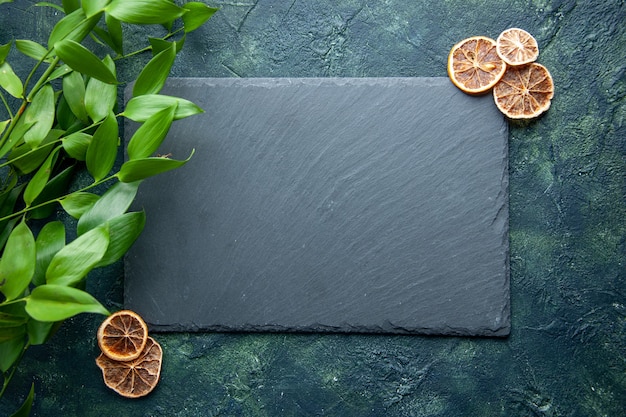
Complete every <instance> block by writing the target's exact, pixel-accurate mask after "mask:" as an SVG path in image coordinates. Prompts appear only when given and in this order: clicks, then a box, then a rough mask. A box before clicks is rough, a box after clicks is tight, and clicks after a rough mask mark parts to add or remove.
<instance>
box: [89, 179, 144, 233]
mask: <svg viewBox="0 0 626 417" xmlns="http://www.w3.org/2000/svg"><path fill="white" fill-rule="evenodd" d="M138 188H139V182H133V183H123V182H118V183H116V184H114V185H113V186H112V187H111V188H109V190H108V191H107V192H106V193H104V194H103V195H102V197H100V199H99V200H98V201H96V202H95V204H94V205H93V206H92V207H91V208H90V209H89V210H88V211H87V212H85V213H84V214H83V215H82V216H81V217H80V220H79V221H78V225H77V232H78V234H79V235H81V234H83V233H85V232H87V231H89V230H91V229H93V228H94V227H97V226H100V225H102V224H104V223H106V222H107V221H109V220H110V219H112V218H114V217H117V216H119V215H121V214H123V213H125V212H126V210H128V208H129V207H130V205H131V203H132V202H133V200H134V199H135V196H136V195H137V189H138Z"/></svg>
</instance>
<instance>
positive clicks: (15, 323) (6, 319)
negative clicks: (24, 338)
mask: <svg viewBox="0 0 626 417" xmlns="http://www.w3.org/2000/svg"><path fill="white" fill-rule="evenodd" d="M27 321H28V317H24V316H23V315H16V314H11V313H9V312H2V311H0V328H5V327H12V328H14V327H19V326H21V325H23V324H26V322H27ZM7 334H8V333H2V334H1V335H0V342H3V341H5V340H8V338H7V336H6V335H7Z"/></svg>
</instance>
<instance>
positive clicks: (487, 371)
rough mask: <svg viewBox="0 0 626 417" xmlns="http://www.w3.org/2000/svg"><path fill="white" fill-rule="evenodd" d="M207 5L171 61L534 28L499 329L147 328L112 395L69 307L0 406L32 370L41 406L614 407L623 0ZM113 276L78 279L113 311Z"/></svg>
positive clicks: (423, 55) (624, 147) (414, 46)
mask: <svg viewBox="0 0 626 417" xmlns="http://www.w3.org/2000/svg"><path fill="white" fill-rule="evenodd" d="M213 4H215V5H220V4H221V6H222V10H221V11H220V12H219V13H218V14H217V15H216V16H214V18H213V19H212V21H211V22H210V25H209V26H207V27H206V28H205V29H202V31H200V32H198V33H195V34H192V35H191V36H189V37H188V39H187V43H186V45H185V48H187V49H186V50H184V51H183V52H182V54H183V55H182V56H181V61H180V62H179V64H178V65H177V66H176V68H175V69H174V71H173V75H175V76H185V77H235V76H241V77H276V76H288V77H310V76H320V77H328V76H341V77H347V76H371V77H391V76H411V77H412V76H428V77H431V76H442V77H443V76H445V75H446V72H445V60H446V56H447V53H448V51H449V49H450V47H451V46H452V45H453V44H454V43H455V42H457V41H458V40H460V39H463V38H465V37H468V36H472V35H477V34H484V35H488V36H491V37H496V36H497V35H498V33H500V31H501V30H503V29H505V28H507V27H511V26H518V27H522V28H524V29H526V30H528V31H530V32H531V33H533V34H534V35H535V36H536V38H537V40H538V42H539V47H540V55H539V60H540V62H541V63H542V64H544V65H546V66H547V67H548V68H549V69H550V71H551V72H552V75H553V77H554V80H555V83H556V95H555V98H554V101H553V103H552V107H551V108H550V110H549V111H548V113H547V114H546V115H545V116H544V117H542V118H540V119H539V120H535V121H533V122H530V123H524V124H511V125H510V133H509V152H510V191H511V195H510V216H511V217H510V243H511V296H512V300H511V302H512V329H511V335H510V336H509V338H507V339H503V340H492V339H467V338H456V337H453V338H437V337H419V336H418V337H414V336H409V337H407V336H392V337H391V336H360V335H351V336H346V335H287V334H278V335H248V334H194V333H189V334H159V335H158V339H159V342H160V343H161V344H162V345H163V349H164V351H165V360H164V368H163V373H162V380H161V383H160V385H159V387H158V388H157V389H156V390H155V391H154V392H153V393H152V394H151V396H150V397H148V398H146V399H144V400H139V401H127V400H124V399H122V398H118V397H116V396H115V394H114V393H113V392H111V391H109V390H108V389H107V388H105V387H104V385H103V383H102V381H101V378H100V375H99V371H98V369H97V367H96V365H95V363H94V359H95V357H96V356H97V350H98V348H97V346H96V344H95V331H96V329H97V326H98V324H99V322H100V320H101V318H100V317H93V316H84V317H80V318H77V319H75V320H72V321H71V322H68V323H67V324H66V325H64V326H63V327H62V328H61V329H60V331H59V332H58V333H57V334H56V335H55V336H54V338H53V339H52V341H51V343H50V344H48V345H46V346H43V347H38V348H36V349H34V348H33V349H31V352H29V356H28V358H26V360H25V361H24V367H23V368H22V370H21V373H20V374H18V375H17V376H16V378H15V381H14V382H15V384H14V385H13V387H12V388H11V390H10V391H9V393H8V394H7V396H6V398H5V399H3V402H2V404H0V410H1V412H0V413H2V414H7V411H6V410H11V411H12V410H13V409H14V408H15V404H17V403H18V402H20V401H21V400H22V398H23V397H24V396H25V395H26V393H27V392H28V389H29V387H30V383H31V381H33V379H34V381H35V384H36V387H37V399H36V404H35V410H34V413H33V414H34V415H39V416H58V415H64V416H102V415H126V416H198V415H200V416H202V415H204V416H229V415H249V416H275V415H285V416H299V415H305V416H306V415H309V416H313V415H335V416H381V415H385V416H426V415H428V416H451V415H452V416H462V415H464V416H470V415H480V416H581V417H587V416H603V415H607V416H619V415H622V414H623V410H624V409H625V408H626V396H624V392H625V391H626V379H625V378H624V369H625V367H626V355H625V354H624V351H625V347H626V300H625V294H624V288H626V275H625V272H624V271H625V267H624V265H625V262H626V255H625V253H626V240H625V236H626V201H625V197H624V195H625V192H626V184H625V181H626V180H625V178H626V163H625V161H624V155H625V154H626V124H625V118H626V99H625V98H624V96H625V94H626V75H625V74H626V64H625V62H624V56H626V27H625V26H624V24H623V22H624V21H626V3H624V2H622V1H618V0H613V1H606V2H591V1H578V2H576V1H573V0H556V1H544V0H512V1H480V0H469V1H464V2H460V1H437V2H422V1H420V2H408V1H405V0H390V1H377V2H374V1H368V0H354V1H330V0H320V1H315V2H312V1H298V0H296V1H289V0H288V1H268V0H265V1H263V0H261V1H258V2H253V1H247V0H242V1H222V2H215V3H213ZM2 7H4V8H3V9H2V11H3V13H2V14H0V28H1V29H0V43H5V42H7V40H8V39H10V38H12V37H18V38H19V37H21V36H22V35H21V33H23V32H22V30H27V31H29V32H30V31H32V32H31V33H32V34H33V36H34V37H35V39H39V40H43V39H45V35H44V34H45V33H47V30H48V29H49V27H50V20H51V19H54V18H55V17H54V16H53V13H52V12H50V11H46V12H40V11H38V9H28V8H27V7H25V6H24V2H22V1H19V2H18V3H16V4H14V5H9V6H8V7H9V10H11V12H10V13H8V14H5V13H4V11H5V10H7V9H6V8H7V5H3V6H2ZM57 18H58V17H57ZM42 38H43V39H42ZM137 39H138V38H137ZM128 48H129V49H132V47H131V45H129V46H128ZM25 68H26V67H25V66H24V67H22V68H21V69H20V71H22V73H23V72H24V71H25ZM125 71H126V72H127V79H128V78H130V77H131V75H133V74H135V75H136V68H132V67H125ZM148 215H149V214H148ZM173 279H176V277H173ZM122 282H123V274H122V271H121V269H120V267H119V266H116V267H113V268H111V269H107V270H106V271H103V272H102V273H101V274H97V275H96V274H94V276H92V277H91V278H90V280H89V284H88V285H89V287H90V288H91V289H92V290H93V291H95V292H96V293H97V294H98V295H99V298H100V299H101V300H102V301H103V302H104V303H106V304H107V306H109V307H111V308H117V307H119V306H120V305H121V302H122Z"/></svg>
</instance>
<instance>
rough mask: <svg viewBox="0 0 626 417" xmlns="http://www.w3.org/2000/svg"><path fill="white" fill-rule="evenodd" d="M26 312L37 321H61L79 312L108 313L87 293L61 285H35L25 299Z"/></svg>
mask: <svg viewBox="0 0 626 417" xmlns="http://www.w3.org/2000/svg"><path fill="white" fill-rule="evenodd" d="M26 312H27V313H28V314H29V315H30V316H31V317H32V318H34V319H35V320H39V321H61V320H65V319H67V318H70V317H72V316H75V315H77V314H80V313H99V314H104V315H109V314H110V313H109V311H108V310H107V309H106V308H104V307H103V306H102V304H100V303H99V302H98V300H96V299H95V298H93V297H92V296H91V295H90V294H89V293H87V292H85V291H82V290H79V289H77V288H72V287H65V286H63V285H41V286H39V287H36V288H35V289H34V290H33V292H32V293H31V294H30V296H28V298H27V299H26Z"/></svg>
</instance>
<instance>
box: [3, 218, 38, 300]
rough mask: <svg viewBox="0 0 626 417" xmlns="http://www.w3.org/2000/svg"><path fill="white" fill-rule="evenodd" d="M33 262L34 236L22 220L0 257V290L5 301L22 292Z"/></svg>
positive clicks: (26, 285) (25, 286) (31, 275)
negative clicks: (0, 257)
mask: <svg viewBox="0 0 626 417" xmlns="http://www.w3.org/2000/svg"><path fill="white" fill-rule="evenodd" d="M35 262H36V253H35V238H34V237H33V233H32V232H31V231H30V229H29V228H28V226H27V225H26V223H24V222H23V221H22V222H20V223H19V224H18V225H17V226H15V228H14V229H13V231H12V232H11V234H10V235H9V239H8V240H7V243H6V246H5V247H4V253H3V254H2V259H0V291H2V293H3V294H4V296H5V297H6V299H7V301H11V300H14V299H16V298H17V297H20V296H21V295H22V294H23V293H24V290H26V288H27V287H28V284H30V280H31V279H32V277H33V274H34V273H35Z"/></svg>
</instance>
